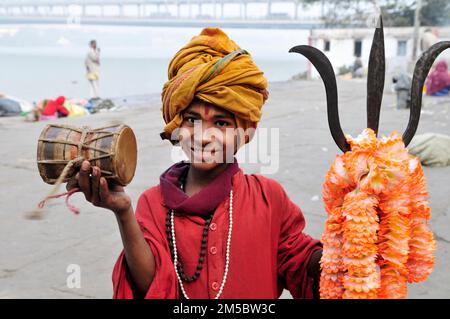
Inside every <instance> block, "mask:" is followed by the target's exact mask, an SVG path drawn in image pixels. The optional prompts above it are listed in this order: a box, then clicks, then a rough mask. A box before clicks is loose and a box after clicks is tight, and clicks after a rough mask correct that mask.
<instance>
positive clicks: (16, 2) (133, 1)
mask: <svg viewBox="0 0 450 319" xmlns="http://www.w3.org/2000/svg"><path fill="white" fill-rule="evenodd" d="M275 3H288V4H292V7H291V8H292V9H291V10H289V12H274V11H273V9H272V8H273V4H275ZM302 3H303V1H302V0H2V1H1V2H0V16H3V17H5V16H8V17H11V16H15V17H17V16H21V17H42V16H45V17H61V16H65V17H67V16H70V15H77V16H81V17H96V18H102V17H105V18H111V17H116V18H130V17H133V18H139V19H142V18H155V19H181V18H183V19H198V18H200V19H221V20H222V19H226V17H225V15H224V12H226V8H225V6H227V5H234V6H239V16H238V17H233V19H239V20H247V19H255V16H254V15H253V16H252V15H251V12H249V6H251V5H252V4H259V5H264V6H265V14H263V15H261V16H259V17H258V18H257V19H258V20H299V19H301V20H302V21H304V22H306V23H319V22H320V16H319V15H317V14H316V15H315V16H311V15H310V16H308V15H307V14H308V13H307V11H304V10H299V9H300V8H301V6H302ZM169 7H171V8H172V10H169ZM205 7H208V9H209V10H207V11H208V13H205V10H204V9H205ZM250 9H251V8H250ZM93 11H95V13H93ZM130 11H132V12H133V14H131V15H130V14H129V13H127V12H130ZM169 11H171V12H169ZM299 11H300V14H299ZM194 12H195V13H196V14H194ZM249 13H250V14H249ZM305 13H306V15H305ZM250 16H252V17H250Z"/></svg>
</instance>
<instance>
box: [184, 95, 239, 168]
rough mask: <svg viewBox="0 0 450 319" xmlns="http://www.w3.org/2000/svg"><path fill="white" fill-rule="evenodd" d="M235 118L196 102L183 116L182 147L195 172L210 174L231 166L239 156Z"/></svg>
mask: <svg viewBox="0 0 450 319" xmlns="http://www.w3.org/2000/svg"><path fill="white" fill-rule="evenodd" d="M236 127H237V126H236V121H235V118H234V115H233V114H232V113H230V112H228V111H226V110H224V109H222V108H219V107H217V106H214V105H212V104H209V103H206V102H203V101H200V100H194V101H193V102H192V103H191V105H190V106H189V107H188V108H187V109H186V110H185V111H184V112H183V123H182V125H181V127H180V136H179V137H180V144H181V147H182V148H183V151H184V153H185V154H186V155H187V156H188V158H189V161H190V162H191V165H192V166H194V167H195V168H196V169H201V170H210V169H213V168H215V167H216V166H218V165H220V164H222V163H232V162H233V156H234V154H235V153H236V145H237V143H236V141H237V140H236Z"/></svg>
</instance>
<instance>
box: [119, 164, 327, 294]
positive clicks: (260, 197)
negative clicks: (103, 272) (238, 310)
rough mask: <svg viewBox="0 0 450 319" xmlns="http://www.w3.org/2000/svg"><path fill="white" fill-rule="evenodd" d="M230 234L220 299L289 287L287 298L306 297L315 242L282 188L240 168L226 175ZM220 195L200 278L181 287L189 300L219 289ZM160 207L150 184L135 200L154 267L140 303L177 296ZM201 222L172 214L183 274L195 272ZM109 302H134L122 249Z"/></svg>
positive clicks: (224, 210)
mask: <svg viewBox="0 0 450 319" xmlns="http://www.w3.org/2000/svg"><path fill="white" fill-rule="evenodd" d="M232 189H233V229H232V235H231V250H230V264H229V271H228V279H227V281H226V284H225V287H224V290H223V293H222V295H221V297H220V298H221V299H222V298H223V299H234V298H236V299H249V298H252V299H254V298H264V299H273V298H279V296H280V295H281V293H282V291H283V289H284V288H285V289H288V290H289V291H290V292H291V294H292V296H293V297H294V298H312V296H313V293H312V285H313V279H312V278H310V277H309V276H308V271H307V268H308V263H309V260H310V258H311V255H312V253H313V252H314V251H316V250H319V249H321V247H322V245H321V243H320V242H319V241H318V240H315V239H313V238H311V237H310V236H308V235H306V234H304V233H303V229H304V227H305V219H304V217H303V214H302V212H301V210H300V208H299V207H298V206H296V205H295V204H294V203H293V202H292V201H291V200H290V199H289V198H288V196H287V194H286V192H285V191H284V189H283V188H282V186H281V185H280V184H279V183H278V182H276V181H275V180H273V179H269V178H266V177H263V176H261V175H246V174H244V173H243V172H242V170H241V169H239V171H238V172H237V173H236V174H235V175H234V176H233V177H232ZM228 203H229V199H228V198H226V199H225V200H224V201H223V202H222V203H221V204H219V206H218V207H217V208H216V210H215V213H214V217H213V219H212V221H211V224H210V231H209V234H208V242H207V253H206V256H205V261H204V264H203V269H202V271H201V275H200V277H199V278H198V279H197V280H196V281H194V282H192V283H186V282H184V287H185V290H186V292H187V294H188V296H189V297H190V298H203V299H208V298H214V297H215V296H216V294H217V292H218V288H219V287H220V285H221V282H222V278H223V273H224V267H225V255H226V242H227V235H228V224H229V214H228V208H229V206H228ZM166 216H167V207H166V206H165V204H164V200H163V197H162V195H161V187H160V185H157V186H155V187H152V188H150V189H148V190H146V191H145V192H144V193H143V194H142V195H141V197H140V198H139V201H138V204H137V207H136V218H137V220H138V222H139V224H140V226H141V229H142V232H143V233H144V237H145V239H146V241H147V242H148V244H149V246H150V248H151V250H152V252H153V254H154V257H155V262H156V273H155V277H154V279H153V281H152V283H151V285H150V288H149V289H148V291H147V293H146V295H145V298H171V299H173V298H181V296H182V294H181V291H180V289H179V283H178V281H177V277H176V274H175V270H174V266H173V262H172V259H171V254H170V249H169V245H168V240H167V235H166V229H165V223H166ZM203 225H204V219H203V218H202V217H200V216H192V215H185V214H184V215H179V214H178V215H177V214H175V235H176V242H177V248H178V254H179V256H180V258H181V260H182V261H183V268H184V271H185V273H186V275H188V276H190V275H192V274H193V273H194V272H195V269H196V266H197V262H198V258H199V254H200V244H201V239H202V232H203ZM112 280H113V286H114V298H135V297H136V290H134V288H133V282H132V279H131V274H130V272H129V270H128V269H127V265H126V260H125V255H124V252H123V251H122V253H121V254H120V256H119V258H118V260H117V262H116V265H115V267H114V270H113V275H112Z"/></svg>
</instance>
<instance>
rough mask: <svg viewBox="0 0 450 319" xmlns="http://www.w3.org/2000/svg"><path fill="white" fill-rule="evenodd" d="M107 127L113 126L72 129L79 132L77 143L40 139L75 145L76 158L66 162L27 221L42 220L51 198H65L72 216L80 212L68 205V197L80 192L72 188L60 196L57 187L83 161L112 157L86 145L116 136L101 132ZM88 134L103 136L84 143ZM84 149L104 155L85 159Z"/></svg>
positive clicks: (49, 161)
mask: <svg viewBox="0 0 450 319" xmlns="http://www.w3.org/2000/svg"><path fill="white" fill-rule="evenodd" d="M54 127H60V128H66V127H65V126H58V125H54ZM109 127H113V126H106V127H102V128H98V129H95V130H92V129H90V128H89V127H87V126H84V127H82V129H81V130H77V129H72V130H74V131H76V132H80V133H81V137H80V141H79V142H78V143H75V142H70V141H65V140H56V139H44V138H40V139H39V140H38V141H41V142H47V143H63V144H69V145H75V146H77V157H76V158H74V159H72V160H70V161H68V162H67V164H66V166H65V167H64V169H63V170H62V172H61V174H60V175H59V177H58V179H57V180H56V181H55V184H54V187H53V188H52V190H51V191H50V192H49V193H48V194H47V196H45V197H44V199H43V200H41V201H40V202H39V204H38V205H37V208H36V209H34V210H33V211H32V212H31V213H30V214H28V216H27V218H28V219H41V218H42V214H43V208H44V205H45V204H46V202H47V201H48V200H49V199H53V198H59V197H63V196H65V204H66V207H67V208H68V209H69V210H70V211H71V212H73V213H74V214H79V213H80V210H79V209H78V208H77V207H75V206H73V205H72V204H70V203H69V197H70V196H72V195H73V194H75V193H77V192H79V191H80V189H79V188H73V189H71V190H69V191H67V192H64V193H61V194H57V192H58V189H59V187H60V186H61V184H62V183H64V182H65V179H66V177H67V176H68V175H69V173H70V172H71V170H72V169H73V168H74V167H77V166H81V163H83V161H84V160H88V161H89V162H93V161H96V160H98V159H101V158H105V157H110V156H114V153H108V152H107V151H105V150H102V149H99V148H97V147H93V146H90V145H88V144H86V142H89V143H92V141H95V140H99V139H102V138H105V137H108V136H114V135H118V133H117V132H109V131H102V130H104V129H106V128H109ZM89 132H92V133H103V135H100V136H98V137H96V138H93V139H89V140H88V141H86V137H87V134H88V133H89ZM86 149H88V150H89V149H90V150H94V151H99V152H102V153H105V154H103V155H99V156H95V157H92V158H90V159H85V158H84V157H83V155H82V151H83V150H86ZM64 163H66V161H63V160H41V161H38V164H64ZM101 174H102V175H109V177H116V176H115V175H113V173H112V172H109V171H106V170H101Z"/></svg>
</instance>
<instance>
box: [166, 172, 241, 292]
mask: <svg viewBox="0 0 450 319" xmlns="http://www.w3.org/2000/svg"><path fill="white" fill-rule="evenodd" d="M181 189H182V190H183V189H184V181H182V182H181ZM212 218H213V214H211V215H210V216H209V217H208V219H206V221H205V226H204V228H203V234H202V242H201V247H200V257H199V261H198V264H197V268H196V271H195V273H194V275H193V276H187V275H186V273H185V272H184V270H183V265H182V264H181V261H180V260H179V258H178V253H177V241H176V237H175V222H174V210H173V209H169V210H168V212H167V217H166V233H167V238H168V241H169V248H170V253H171V255H172V258H173V264H174V268H175V273H176V275H177V279H178V282H179V283H180V288H181V291H182V293H183V296H184V297H185V298H186V299H190V298H189V296H188V295H187V293H186V290H185V289H184V285H183V281H187V282H193V281H195V280H197V279H198V278H199V277H200V272H201V270H202V269H203V262H204V257H205V254H206V246H207V240H208V228H209V225H210V223H211V220H212ZM232 229H233V190H230V204H229V228H228V238H227V250H226V260H225V271H224V274H223V279H222V284H221V285H220V288H219V291H218V293H217V295H216V297H215V298H214V299H219V297H220V295H221V294H222V292H223V288H224V287H225V283H226V281H227V276H228V269H229V264H230V244H231V232H232Z"/></svg>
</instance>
